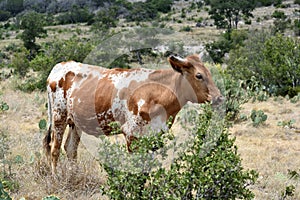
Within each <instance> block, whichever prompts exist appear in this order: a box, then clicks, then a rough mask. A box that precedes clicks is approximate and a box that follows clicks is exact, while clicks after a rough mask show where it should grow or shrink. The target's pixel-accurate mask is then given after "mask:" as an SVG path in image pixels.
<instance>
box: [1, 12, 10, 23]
mask: <svg viewBox="0 0 300 200" xmlns="http://www.w3.org/2000/svg"><path fill="white" fill-rule="evenodd" d="M10 16H11V15H10V12H8V11H6V10H0V21H1V22H2V21H6V20H8V19H9V18H10Z"/></svg>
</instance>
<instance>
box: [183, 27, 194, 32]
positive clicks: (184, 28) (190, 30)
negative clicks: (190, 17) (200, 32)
mask: <svg viewBox="0 0 300 200" xmlns="http://www.w3.org/2000/svg"><path fill="white" fill-rule="evenodd" d="M180 31H185V32H192V31H193V29H192V28H191V27H190V26H184V27H182V28H181V29H180Z"/></svg>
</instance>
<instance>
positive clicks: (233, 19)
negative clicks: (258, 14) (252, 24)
mask: <svg viewBox="0 0 300 200" xmlns="http://www.w3.org/2000/svg"><path fill="white" fill-rule="evenodd" d="M209 4H210V6H211V10H210V11H209V15H210V16H211V18H212V19H214V21H215V25H216V26H217V27H218V28H226V29H228V30H231V29H232V28H237V26H238V22H239V19H240V18H241V16H245V17H247V18H249V17H252V13H251V12H252V11H253V10H254V8H255V0H230V1H223V0H211V1H210V2H209Z"/></svg>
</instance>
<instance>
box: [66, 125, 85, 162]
mask: <svg viewBox="0 0 300 200" xmlns="http://www.w3.org/2000/svg"><path fill="white" fill-rule="evenodd" d="M80 136H81V131H80V130H79V129H78V128H77V127H76V126H75V125H74V124H72V125H70V127H69V133H68V137H67V140H66V142H65V145H64V148H65V151H66V152H67V157H68V159H70V160H76V158H77V149H78V144H79V142H80Z"/></svg>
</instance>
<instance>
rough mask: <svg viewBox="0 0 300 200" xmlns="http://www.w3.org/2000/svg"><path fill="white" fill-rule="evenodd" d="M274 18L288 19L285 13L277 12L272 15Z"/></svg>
mask: <svg viewBox="0 0 300 200" xmlns="http://www.w3.org/2000/svg"><path fill="white" fill-rule="evenodd" d="M272 17H274V18H276V19H286V17H287V16H286V15H285V14H284V12H283V11H279V10H275V11H274V12H273V14H272Z"/></svg>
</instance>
